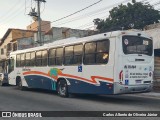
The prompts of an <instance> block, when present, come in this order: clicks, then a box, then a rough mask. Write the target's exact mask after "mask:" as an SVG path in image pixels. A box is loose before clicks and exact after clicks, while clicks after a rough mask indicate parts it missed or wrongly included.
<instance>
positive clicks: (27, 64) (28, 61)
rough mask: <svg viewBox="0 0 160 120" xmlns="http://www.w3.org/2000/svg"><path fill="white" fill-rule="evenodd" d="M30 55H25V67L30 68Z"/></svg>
mask: <svg viewBox="0 0 160 120" xmlns="http://www.w3.org/2000/svg"><path fill="white" fill-rule="evenodd" d="M30 59H31V53H26V66H30Z"/></svg>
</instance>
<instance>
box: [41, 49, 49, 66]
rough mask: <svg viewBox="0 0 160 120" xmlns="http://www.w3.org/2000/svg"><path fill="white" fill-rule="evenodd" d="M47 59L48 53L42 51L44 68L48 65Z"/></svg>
mask: <svg viewBox="0 0 160 120" xmlns="http://www.w3.org/2000/svg"><path fill="white" fill-rule="evenodd" d="M47 58H48V51H47V50H43V51H42V66H46V65H47V64H48V62H47V60H48V59H47Z"/></svg>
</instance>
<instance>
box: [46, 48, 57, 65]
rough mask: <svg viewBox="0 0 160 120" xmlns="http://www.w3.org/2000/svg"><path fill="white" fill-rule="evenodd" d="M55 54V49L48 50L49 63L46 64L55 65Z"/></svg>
mask: <svg viewBox="0 0 160 120" xmlns="http://www.w3.org/2000/svg"><path fill="white" fill-rule="evenodd" d="M55 55H56V49H50V50H49V57H48V59H49V64H48V65H55Z"/></svg>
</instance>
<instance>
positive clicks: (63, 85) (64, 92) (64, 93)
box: [57, 79, 69, 98]
mask: <svg viewBox="0 0 160 120" xmlns="http://www.w3.org/2000/svg"><path fill="white" fill-rule="evenodd" d="M57 91H58V94H59V96H61V97H65V98H66V97H69V93H68V85H67V82H66V81H65V80H63V79H62V80H60V81H59V82H58V88H57Z"/></svg>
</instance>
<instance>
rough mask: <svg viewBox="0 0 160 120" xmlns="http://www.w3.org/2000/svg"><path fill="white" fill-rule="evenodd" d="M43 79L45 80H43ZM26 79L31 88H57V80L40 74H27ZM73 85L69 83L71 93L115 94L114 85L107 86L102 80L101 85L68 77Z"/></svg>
mask: <svg viewBox="0 0 160 120" xmlns="http://www.w3.org/2000/svg"><path fill="white" fill-rule="evenodd" d="M42 79H43V81H42ZM25 80H26V82H27V84H28V87H29V88H42V89H48V90H56V82H54V81H53V80H52V79H50V78H48V77H44V76H39V75H28V76H25ZM67 80H68V81H69V82H70V84H71V85H68V92H69V93H83V94H113V86H112V88H111V89H109V87H108V86H107V84H108V83H107V82H101V81H100V86H96V85H93V84H90V83H86V82H83V81H79V80H76V79H71V78H67Z"/></svg>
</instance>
